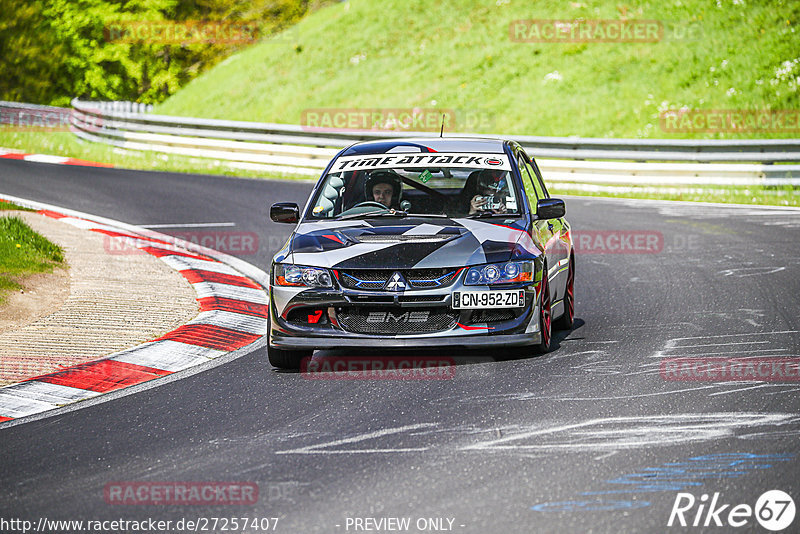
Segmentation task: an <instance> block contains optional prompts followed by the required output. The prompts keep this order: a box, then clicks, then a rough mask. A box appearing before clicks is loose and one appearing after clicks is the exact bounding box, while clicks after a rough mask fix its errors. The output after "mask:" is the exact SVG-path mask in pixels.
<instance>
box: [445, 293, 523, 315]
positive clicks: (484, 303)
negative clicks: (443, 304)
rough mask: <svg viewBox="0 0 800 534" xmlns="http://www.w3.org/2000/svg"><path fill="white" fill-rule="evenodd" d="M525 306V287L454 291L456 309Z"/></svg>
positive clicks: (454, 306) (454, 307)
mask: <svg viewBox="0 0 800 534" xmlns="http://www.w3.org/2000/svg"><path fill="white" fill-rule="evenodd" d="M523 306H525V290H524V289H506V290H497V291H454V292H453V309H454V310H480V309H485V308H522V307H523Z"/></svg>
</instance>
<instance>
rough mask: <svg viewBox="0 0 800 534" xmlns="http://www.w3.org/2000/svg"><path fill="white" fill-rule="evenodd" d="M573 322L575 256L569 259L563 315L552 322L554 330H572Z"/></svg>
mask: <svg viewBox="0 0 800 534" xmlns="http://www.w3.org/2000/svg"><path fill="white" fill-rule="evenodd" d="M574 322H575V256H574V255H572V256H570V258H569V271H567V287H566V292H565V293H564V314H563V315H562V316H561V317H559V318H558V319H557V320H556V321H554V322H553V327H554V328H555V329H556V330H572V325H573V323H574Z"/></svg>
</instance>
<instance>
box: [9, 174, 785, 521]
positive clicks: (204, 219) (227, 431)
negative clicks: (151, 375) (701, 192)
mask: <svg viewBox="0 0 800 534" xmlns="http://www.w3.org/2000/svg"><path fill="white" fill-rule="evenodd" d="M310 187H311V184H310V183H299V182H298V183H289V182H272V181H259V180H242V179H234V178H223V177H210V176H187V175H177V174H168V173H152V172H134V171H124V170H114V169H89V168H79V167H66V166H55V165H47V164H35V163H26V162H18V161H0V192H2V193H6V194H11V195H15V196H19V197H23V198H28V199H32V200H37V201H41V202H48V203H53V204H56V205H59V206H63V207H67V208H72V209H77V210H82V211H86V212H89V213H93V214H96V215H102V216H106V217H111V218H114V219H118V220H122V221H125V222H128V223H133V224H148V225H156V224H159V225H164V224H186V223H235V227H232V226H224V227H219V228H210V227H209V228H202V229H195V230H196V231H201V230H202V231H216V230H220V231H231V230H235V231H241V232H254V233H255V234H257V235H258V238H259V248H258V250H257V252H256V253H253V254H250V253H247V254H238V255H239V256H240V257H242V258H243V259H245V260H247V261H249V262H251V263H253V264H255V265H257V266H259V267H260V268H262V269H264V270H267V269H268V267H269V258H270V256H271V254H272V252H273V251H274V250H275V249H277V248H278V247H279V246H280V245H281V244H282V243H283V240H284V239H285V237H286V236H287V235H288V231H289V228H288V227H286V226H281V225H277V224H274V223H272V222H270V221H269V220H268V217H267V213H268V207H269V205H270V204H271V203H272V202H275V201H297V202H299V203H302V202H304V201H305V198H306V195H307V193H308V191H309V190H310ZM567 218H568V219H569V220H570V222H571V223H572V225H573V228H574V229H575V230H576V238H577V239H582V240H583V241H582V244H580V247H579V251H578V257H577V275H576V317H577V320H576V328H575V329H574V330H573V331H572V332H569V333H561V334H559V335H558V336H556V342H557V343H556V347H555V349H554V350H553V351H552V352H551V353H549V354H547V355H544V356H539V357H531V358H520V359H511V360H506V361H493V358H492V357H493V356H496V355H497V354H496V353H491V352H484V353H481V352H477V353H471V354H468V355H466V356H464V355H459V357H460V359H459V363H460V365H458V366H457V370H456V373H455V376H454V377H453V378H452V379H450V380H413V381H403V380H380V381H379V380H369V381H354V380H308V379H305V378H304V377H303V376H301V375H300V374H297V373H284V372H276V371H275V370H273V369H271V367H270V365H269V363H268V362H267V361H266V355H265V353H264V352H263V350H257V351H254V352H252V353H250V354H247V355H245V356H243V357H241V358H239V359H236V360H234V361H232V362H229V363H227V364H225V365H221V366H218V367H215V368H213V369H209V370H208V371H206V372H202V373H199V374H195V375H193V376H189V377H187V378H185V379H183V380H177V381H174V382H171V383H167V384H165V385H163V386H160V387H155V388H152V389H148V390H146V391H143V392H140V393H137V394H133V395H128V396H123V397H121V398H118V399H115V400H112V401H109V402H105V403H102V404H97V405H94V406H89V407H87V408H84V409H80V410H76V411H72V412H70V413H66V414H61V415H57V416H54V417H49V418H45V419H42V420H38V421H33V422H30V423H26V424H22V425H18V426H13V427H10V428H2V429H0V531H3V532H11V531H14V530H12V528H11V526H10V524H6V526H5V527H4V526H3V523H2V520H3V519H5V520H9V519H14V518H16V519H25V520H29V521H33V522H34V523H36V522H38V521H39V519H40V518H47V519H48V520H53V519H65V520H66V519H71V520H113V519H123V520H142V519H147V518H153V519H160V520H170V521H173V526H172V528H171V529H170V531H174V532H182V530H178V529H176V528H175V526H174V525H175V522H177V521H178V520H180V519H182V518H184V519H191V520H197V519H198V518H206V520H209V518H214V517H216V518H230V517H240V518H250V519H253V518H272V517H278V518H280V519H279V521H278V525H277V530H276V531H277V532H332V533H336V532H355V531H362V532H363V531H373V532H377V531H381V532H386V531H389V530H388V527H400V530H398V529H397V528H396V529H395V530H394V531H404V530H402V523H400V524H399V525H398V524H395V523H372V522H370V521H366V518H374V519H375V520H376V521H379V520H380V519H381V518H409V520H410V525H409V527H408V529H407V530H405V531H408V532H419V531H426V532H432V531H447V529H449V531H452V532H469V533H486V532H503V533H506V532H508V533H512V532H576V533H584V532H614V533H620V532H663V531H667V530H669V531H680V532H683V531H687V532H700V531H710V532H723V531H724V532H729V531H732V530H733V531H747V532H766V530H764V529H763V528H762V527H761V526H759V525H758V522H757V520H756V519H755V517H749V518H747V517H745V518H744V520H746V521H747V522H746V523H745V524H744V526H743V527H741V528H738V529H731V528H730V525H728V524H727V521H728V520H729V517H728V514H729V512H730V510H731V509H732V508H733V506H735V505H738V504H747V505H749V506H751V507H754V506H755V505H756V502H757V500H758V499H759V496H761V495H762V493H764V492H765V491H767V490H782V491H784V492H786V493H788V494H789V495H790V496H792V497H793V498H794V500H795V502H797V503H798V505H800V394H798V392H799V391H800V382H798V381H797V377H794V378H793V379H792V378H791V377H783V378H780V377H777V379H776V380H771V381H761V382H753V381H719V380H717V381H700V380H671V379H666V378H665V376H664V375H663V374H662V366H664V365H666V364H667V363H669V361H670V360H669V359H670V358H680V357H689V356H692V357H709V358H717V357H731V358H751V359H752V358H763V359H767V361H770V362H775V361H776V360H775V359H776V358H793V357H794V358H797V357H798V356H799V355H800V298H798V295H800V247H798V237H800V211H783V210H758V209H742V208H733V207H714V206H710V207H709V206H699V205H685V204H669V203H660V202H644V201H619V200H616V201H612V200H601V199H588V198H587V199H581V198H577V197H576V198H569V199H567ZM159 230H160V231H166V232H168V233H169V232H175V231H180V232H185V231H187V229H186V228H175V229H172V230H168V229H161V228H160V229H159ZM603 231H608V232H610V233H605V234H604V233H602V232H603ZM631 231H634V232H647V235H651V236H656V238H657V239H658V243H659V246H658V247H656V250H650V251H640V252H642V253H630V252H632V251H630V250H628V251H626V252H627V253H599V252H601V251H602V249H601V248H600V247H601V245H602V244H605V245H606V246H613V245H614V244H615V243H618V241H615V237H614V236H616V238H617V239H622V242H626V243H633V242H634V241H633V239H634V238H633V237H632V236H633V234H631V233H630V232H631ZM581 234H582V235H581ZM598 236H599V237H598ZM626 236H628V237H626ZM626 240H627V241H626ZM751 362H752V360H751ZM663 368H664V369H668V368H666V367H663ZM667 377H668V378H669V377H673V378H674V375H667ZM129 481H134V482H142V481H150V482H184V481H218V482H227V481H238V482H250V483H255V484H257V485H258V488H259V497H258V500H257V502H256V503H255V504H252V505H238V506H227V505H215V506H205V505H184V506H164V505H161V506H158V505H135V506H131V505H116V504H109V503H107V502H106V500H105V499H104V493H103V492H104V488H107V487H108V486H109V485H113V484H117V483H124V482H129ZM679 493H687V494H691V495H692V496H693V497H694V498H695V499H696V501H697V502H696V503H695V504H694V506H693V507H691V508H688V504H687V503H688V502H689V497H688V496H683V497H682V499H683V500H682V501H680V502H679V503H678V504H679V506H678V507H679V508H683V507H686V508H687V510H686V512H685V513H684V518H685V520H686V521H687V523H688V525H689V526H687V527H686V528H675V527H673V528H672V529H668V528H667V523H668V521H669V519H670V515H671V514H672V510H673V505H674V504H676V498H677V497H678V494H679ZM717 493H718V494H719V495H717V496H716V498H717V505H716V508H717V509H718V508H719V507H720V506H722V505H724V504H728V505H729V506H728V507H727V508H726V509H724V511H723V512H722V513H721V514H719V515H717V516H714V517H707V515H706V512H707V511H708V508H709V505H710V502H711V500H712V499H714V498H715V497H714V496H715V494H717ZM703 495H706V496H707V497H706V499H703V498H702V496H703ZM774 500H775V499H771V500H770V501H769V503H768V508H769V510H772V509H773V508H774V509H775V510H776V512H777V511H778V510H779V508H781V507H782V506H783V505H778V504H776V503H775V502H773V501H774ZM701 505H702V506H704V509H703V513H702V514H701V515H700V516H699V517H698V521H697V522H698V525H700V526H697V527H692V526H691V525H692V523H693V522H694V521H695V516H696V515H697V512H698V510H699V507H700V506H701ZM776 506H777V507H778V508H775V507H776ZM762 508H763V502H759V510H761V509H762ZM740 510H741V509H740ZM784 512H785V513H786V514H788V513H789V512H788V509H787V510H785V511H784ZM766 515H767V513H766V512H764V511H762V517H763V516H766ZM716 517H718V518H719V519H720V521H721V522H723V523H724V524H726V527H725V528H720V527H714V524H715V518H716ZM437 518H441V521H440V522H439V520H437V521H428V520H429V519H431V520H433V519H437ZM358 519H360V520H361V522H358V521H357V520H358ZM673 519H674V521H675V524H676V525H678V524H679V523H678V519H679V518H677V517H676V518H673ZM732 519H733V521H736V520H737V519H736V517H733V518H732ZM706 520H708V524H709V525H711V526H709V527H706V528H703V526H702V525H703V524H704V523H705V522H706ZM740 520H741V519H740ZM203 524H204V523H202V522H201V526H202V525H203ZM265 524H266V523H261V526H264V525H265ZM359 525H360V527H361V528H360V529H359V528H358V527H359ZM205 526H207V527H208V528H209V529H210V528H211V527H212V526H213V524H212V523H211V522H209V523H207V524H205ZM226 526H227V527H228V528H229V530H228V531H229V532H230V531H233V530H232V526H233V525H232V523H229V524H228V525H226ZM222 527H223V524H222V523H220V522H218V523H217V528H216V530H207V531H211V532H223V531H224V530H222ZM418 527H421V528H420V529H418ZM437 527H438V528H437ZM367 529H371V530H367ZM379 529H380V530H379ZM426 529H427V530H426ZM242 530H243V529H241V528H239V530H238V531H242ZM52 531H54V532H55V531H57V530H55V529H52ZM63 531H66V530H59V531H58V532H63ZM184 531H185V530H184ZM244 531H246V532H261V531H263V530H256V529H254V528H253V527H252V525H250V526H248V527H247V529H244ZM792 531H793V532H799V531H800V518H798V519H795V520H794V523H793V524H792V525H791V526H790V527H788V528H787V529H786V530H785V532H792Z"/></svg>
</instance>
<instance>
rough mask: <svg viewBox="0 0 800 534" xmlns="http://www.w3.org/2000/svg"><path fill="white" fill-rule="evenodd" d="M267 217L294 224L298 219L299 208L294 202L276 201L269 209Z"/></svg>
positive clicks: (278, 221) (277, 221)
mask: <svg viewBox="0 0 800 534" xmlns="http://www.w3.org/2000/svg"><path fill="white" fill-rule="evenodd" d="M269 218H270V219H272V220H273V221H275V222H276V223H288V224H294V223H296V222H297V221H298V220H300V208H298V207H297V204H295V203H294V202H277V203H275V204H273V205H272V207H271V208H270V209H269Z"/></svg>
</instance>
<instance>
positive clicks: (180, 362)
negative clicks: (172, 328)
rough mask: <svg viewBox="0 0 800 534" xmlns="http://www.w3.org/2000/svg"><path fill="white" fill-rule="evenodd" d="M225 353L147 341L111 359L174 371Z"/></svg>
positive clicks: (167, 342) (169, 342) (180, 344)
mask: <svg viewBox="0 0 800 534" xmlns="http://www.w3.org/2000/svg"><path fill="white" fill-rule="evenodd" d="M223 354H227V352H226V351H222V350H215V349H209V348H205V347H198V346H197V345H188V344H186V343H180V342H178V341H171V340H167V341H152V342H150V343H145V344H144V345H139V346H138V347H134V348H132V349H128V350H126V351H122V352H120V353H118V354H116V355H114V356H112V357H111V358H110V359H112V360H116V361H118V362H125V363H132V364H135V365H142V366H144V367H152V368H153V369H161V370H163V371H170V372H173V373H174V372H177V371H182V370H183V369H188V368H189V367H194V366H195V365H198V364H201V363H206V362H208V361H209V360H211V359H214V358H217V357H218V356H221V355H223Z"/></svg>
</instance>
